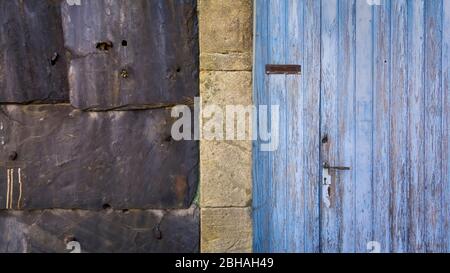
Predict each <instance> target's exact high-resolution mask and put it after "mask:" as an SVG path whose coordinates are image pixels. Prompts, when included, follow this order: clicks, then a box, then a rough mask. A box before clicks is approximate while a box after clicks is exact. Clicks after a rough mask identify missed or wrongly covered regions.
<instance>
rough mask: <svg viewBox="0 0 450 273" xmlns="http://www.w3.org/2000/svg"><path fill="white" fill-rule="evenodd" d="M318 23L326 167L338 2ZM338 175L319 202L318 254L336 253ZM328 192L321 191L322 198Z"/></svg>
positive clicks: (332, 146)
mask: <svg viewBox="0 0 450 273" xmlns="http://www.w3.org/2000/svg"><path fill="white" fill-rule="evenodd" d="M321 9H322V22H321V36H322V37H321V43H322V47H321V68H322V69H321V132H322V135H328V139H329V141H328V142H327V143H326V144H324V145H323V146H322V154H321V156H322V160H323V162H326V163H327V164H329V165H339V164H340V162H337V158H338V156H337V149H338V143H339V141H338V138H339V137H340V135H339V131H338V124H337V122H338V120H337V115H336V111H337V109H336V107H337V105H336V104H337V103H336V102H337V98H338V94H337V90H338V81H337V74H338V62H337V61H338V60H337V56H338V53H339V51H338V33H339V30H338V20H339V18H338V15H339V14H338V1H337V0H329V1H326V4H325V2H324V3H323V4H322V6H321ZM338 178H339V174H336V173H334V172H333V173H332V177H331V185H330V188H329V189H328V193H329V194H328V195H329V196H330V205H329V206H328V205H327V204H326V203H325V202H324V201H323V200H322V202H321V206H320V208H321V251H322V252H339V251H340V247H339V240H340V236H341V235H340V225H341V224H340V222H341V221H342V219H341V217H340V215H339V211H340V209H341V206H342V204H341V201H342V199H341V198H340V197H341V194H340V188H339V185H340V182H341V181H340V179H338ZM325 194H327V193H323V192H322V198H324V195H325Z"/></svg>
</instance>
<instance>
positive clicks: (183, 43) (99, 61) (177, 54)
mask: <svg viewBox="0 0 450 273" xmlns="http://www.w3.org/2000/svg"><path fill="white" fill-rule="evenodd" d="M62 22H63V28H64V37H65V46H66V47H67V48H68V50H69V52H70V53H71V61H70V67H69V84H70V100H71V103H72V105H74V106H75V107H77V108H82V109H112V108H126V107H131V108H132V107H138V106H140V105H141V106H142V105H147V104H150V105H153V106H155V105H165V104H177V103H182V102H184V101H185V100H187V99H189V98H191V99H192V97H194V96H196V95H197V94H198V57H197V56H198V33H197V14H196V1H195V0H181V1H180V0H169V1H168V0H119V1H106V0H82V1H81V5H79V6H74V5H69V4H67V3H66V2H65V3H64V4H63V5H62Z"/></svg>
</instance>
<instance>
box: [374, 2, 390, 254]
mask: <svg viewBox="0 0 450 273" xmlns="http://www.w3.org/2000/svg"><path fill="white" fill-rule="evenodd" d="M373 9H374V83H373V85H374V86H373V92H374V93H373V100H374V101H373V106H374V109H373V111H374V114H373V118H374V121H373V122H374V128H373V147H374V150H373V152H374V154H373V162H374V165H373V182H372V183H373V191H372V196H373V240H374V241H377V242H378V243H380V247H381V249H380V251H381V252H390V251H391V248H390V241H391V234H390V230H389V229H390V218H389V204H390V199H391V192H390V179H389V172H390V162H389V151H390V149H389V131H390V130H389V117H390V116H391V109H390V97H391V96H390V86H391V85H390V72H391V69H390V62H391V46H390V40H391V26H390V23H389V22H390V21H391V19H390V18H391V9H390V5H389V4H388V2H387V1H384V2H382V5H380V6H375V7H373Z"/></svg>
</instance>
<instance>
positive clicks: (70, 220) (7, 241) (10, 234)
mask: <svg viewBox="0 0 450 273" xmlns="http://www.w3.org/2000/svg"><path fill="white" fill-rule="evenodd" d="M198 222H199V213H198V210H197V209H195V208H190V209H186V210H168V211H167V210H166V211H159V210H129V211H120V210H119V211H117V210H115V211H86V210H57V209H52V210H42V211H38V210H34V211H1V212H0V229H1V230H2V232H1V234H0V252H3V253H5V252H8V253H55V252H56V253H69V252H70V251H71V249H66V247H67V243H68V242H70V241H76V242H78V243H79V244H80V248H81V249H80V250H81V253H130V252H141V253H151V252H164V253H170V252H183V253H187V252H198V250H199V246H198V242H199V240H198V239H199V225H198Z"/></svg>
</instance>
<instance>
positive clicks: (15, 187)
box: [0, 104, 198, 209]
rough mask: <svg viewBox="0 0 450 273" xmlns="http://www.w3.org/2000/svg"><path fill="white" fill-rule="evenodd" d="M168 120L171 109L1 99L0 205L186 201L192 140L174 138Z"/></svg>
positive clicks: (191, 184)
mask: <svg viewBox="0 0 450 273" xmlns="http://www.w3.org/2000/svg"><path fill="white" fill-rule="evenodd" d="M171 126H172V118H171V116H170V109H153V110H143V111H106V112H83V111H80V110H76V109H74V108H73V107H71V106H70V105H61V104H59V105H28V106H16V105H7V106H1V107H0V128H1V130H0V138H1V140H2V141H3V143H4V145H3V147H2V149H3V153H2V158H1V160H2V162H4V165H5V166H4V167H1V171H0V188H1V189H8V188H9V189H10V190H9V195H8V193H5V194H1V195H0V208H10V209H46V208H68V209H72V208H81V209H101V208H102V206H103V205H105V204H108V205H109V206H112V207H113V208H117V209H122V208H187V207H189V205H190V203H191V201H192V199H193V195H194V194H195V191H196V185H197V169H198V168H197V163H198V144H197V142H196V141H173V140H172V139H171V133H170V130H171ZM19 172H20V180H19ZM8 181H9V183H8ZM2 192H3V191H2ZM7 199H8V200H9V203H8V202H7Z"/></svg>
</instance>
